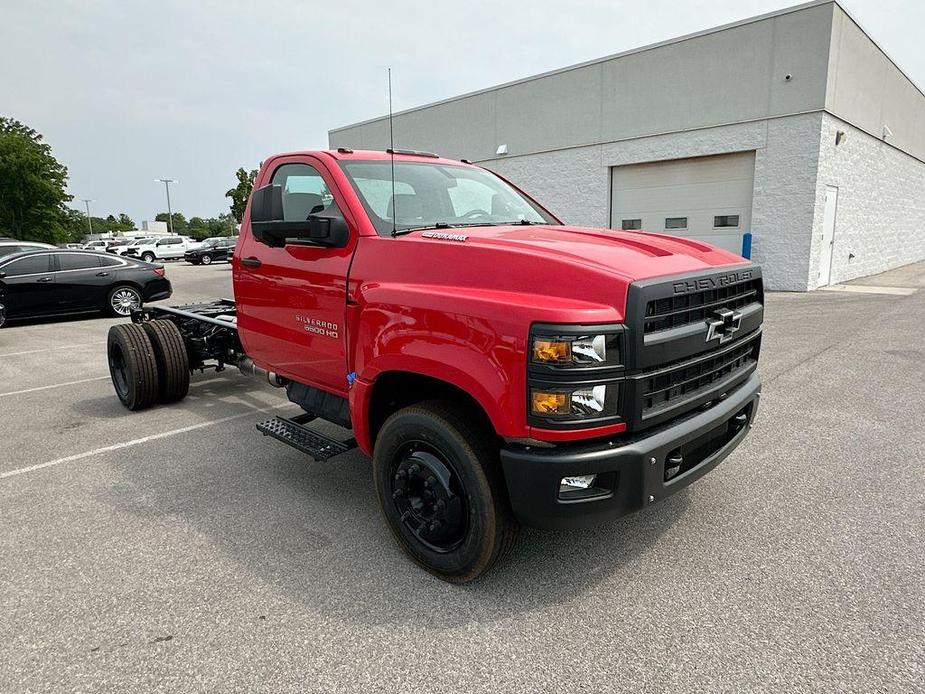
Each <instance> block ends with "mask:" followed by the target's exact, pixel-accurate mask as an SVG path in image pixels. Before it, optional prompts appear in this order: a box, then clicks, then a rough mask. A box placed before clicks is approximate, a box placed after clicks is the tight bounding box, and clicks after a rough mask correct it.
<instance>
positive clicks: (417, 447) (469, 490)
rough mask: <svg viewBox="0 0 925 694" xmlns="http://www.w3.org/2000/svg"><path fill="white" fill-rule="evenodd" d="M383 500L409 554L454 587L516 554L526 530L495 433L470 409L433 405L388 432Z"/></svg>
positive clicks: (406, 413)
mask: <svg viewBox="0 0 925 694" xmlns="http://www.w3.org/2000/svg"><path fill="white" fill-rule="evenodd" d="M373 475H374V477H375V481H376V493H377V495H378V497H379V505H380V508H381V509H382V513H383V515H384V517H385V520H386V522H387V523H388V526H389V528H390V530H391V531H392V534H393V535H394V536H395V539H396V540H397V541H398V543H399V545H400V546H401V547H402V549H403V550H404V551H405V552H406V553H407V554H408V555H409V556H410V557H411V558H412V559H413V560H414V561H415V562H417V563H418V564H419V565H420V566H421V567H423V568H424V569H426V570H427V571H429V572H430V573H432V574H434V575H435V576H437V577H438V578H441V579H443V580H445V581H448V582H450V583H468V582H469V581H472V580H474V579H476V578H478V577H479V576H481V575H482V574H483V573H484V572H486V571H487V570H488V569H490V568H491V567H492V566H493V565H494V564H495V563H496V562H498V561H499V560H501V559H502V558H504V556H505V555H507V554H508V553H509V552H510V550H511V549H512V548H513V546H514V543H515V541H516V539H517V532H518V527H517V523H516V521H515V520H514V518H513V517H512V514H511V511H510V508H509V502H508V499H507V490H506V487H505V485H504V480H503V478H502V476H501V473H500V469H499V461H498V455H497V447H496V446H495V445H494V435H493V432H490V431H486V428H485V427H483V426H481V425H480V424H479V423H477V419H476V418H475V417H474V416H473V415H472V413H471V412H469V411H468V410H467V409H466V408H463V407H459V406H458V405H457V404H455V403H452V402H443V401H431V402H425V403H421V404H419V405H413V406H411V407H406V408H405V409H403V410H399V411H398V412H396V413H395V414H393V415H392V416H391V417H389V418H388V419H387V420H386V421H385V423H384V424H383V425H382V429H381V430H380V432H379V435H378V437H377V439H376V446H375V451H374V454H373Z"/></svg>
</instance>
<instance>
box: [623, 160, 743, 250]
mask: <svg viewBox="0 0 925 694" xmlns="http://www.w3.org/2000/svg"><path fill="white" fill-rule="evenodd" d="M754 179H755V153H754V152H739V153H736V154H720V155H717V156H713V157H696V158H691V159H676V160H673V161H660V162H652V163H650V164H631V165H628V166H616V167H614V169H613V189H612V192H611V196H612V197H611V204H610V209H611V210H612V212H611V219H610V226H611V227H612V228H614V229H642V230H643V231H655V232H659V233H667V234H674V235H676V236H688V237H690V238H695V239H699V240H701V241H706V242H707V243H712V244H714V245H717V246H720V247H722V248H725V249H726V250H730V251H733V252H734V253H741V252H742V234H744V233H745V232H746V231H750V230H751V217H752V189H753V187H754Z"/></svg>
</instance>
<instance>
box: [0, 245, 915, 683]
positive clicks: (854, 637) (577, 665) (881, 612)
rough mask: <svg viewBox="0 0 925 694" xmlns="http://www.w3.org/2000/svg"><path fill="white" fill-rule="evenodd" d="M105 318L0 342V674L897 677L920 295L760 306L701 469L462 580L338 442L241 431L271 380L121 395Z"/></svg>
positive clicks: (202, 283)
mask: <svg viewBox="0 0 925 694" xmlns="http://www.w3.org/2000/svg"><path fill="white" fill-rule="evenodd" d="M907 272H909V271H907ZM911 274H912V275H914V281H919V279H920V278H921V277H922V276H925V268H922V267H920V268H919V271H918V272H916V271H915V269H913V272H912V273H911ZM168 276H169V277H170V279H171V280H172V281H173V283H174V289H175V294H174V297H173V298H172V299H171V303H182V302H189V301H195V300H200V299H210V298H214V297H217V296H230V295H231V280H230V271H229V268H228V266H227V265H225V264H216V265H212V266H210V267H192V266H187V265H184V264H176V263H174V264H170V265H169V266H168ZM881 281H882V279H881ZM874 284H875V283H874ZM886 284H889V281H888V280H887V281H886ZM912 286H914V283H913V284H912ZM114 322H115V321H114V320H113V319H106V318H84V319H79V320H67V321H62V322H55V323H33V324H27V325H14V326H11V327H9V328H4V329H3V330H0V432H2V434H0V436H2V448H0V557H2V561H0V615H2V617H0V644H2V646H0V648H2V656H0V691H3V692H50V691H84V692H90V691H176V692H192V691H208V692H215V691H248V692H257V691H266V692H282V691H324V692H358V691H364V692H366V691H399V692H431V691H434V692H436V691H441V692H442V691H464V692H481V691H487V692H493V693H496V694H497V693H498V692H525V691H529V692H538V691H559V692H564V691H584V692H601V691H642V690H648V691H678V692H682V691H683V692H688V691H728V692H742V691H759V690H760V691H774V692H779V691H797V690H799V691H804V690H817V691H826V692H830V691H839V692H841V691H845V692H848V691H851V692H855V691H856V692H871V691H878V692H879V691H883V692H910V691H922V690H923V681H925V650H923V648H925V647H923V644H925V630H923V624H925V573H923V569H925V543H923V529H925V515H923V506H925V504H923V502H925V475H923V472H922V469H923V465H925V389H923V388H922V383H923V381H925V348H923V342H922V334H923V332H922V326H923V325H925V291H921V290H920V291H918V292H916V293H914V294H911V295H903V294H901V293H900V294H879V293H878V294H871V293H865V292H863V291H839V292H825V291H819V292H813V293H809V294H771V295H769V297H768V302H767V319H766V324H765V325H766V327H765V330H766V333H765V338H764V343H763V347H762V363H761V367H760V368H761V373H762V377H763V380H764V394H763V397H762V404H761V410H760V411H759V414H758V418H757V422H756V425H755V428H754V430H753V431H752V433H751V435H750V437H748V438H747V439H746V442H745V443H744V444H743V445H742V446H741V447H740V448H739V449H738V450H737V451H736V452H735V453H734V454H733V455H732V456H731V457H730V458H729V459H727V460H726V461H725V462H724V463H723V464H722V465H721V466H719V467H718V468H717V469H716V470H715V471H714V472H712V473H711V474H709V475H707V476H706V477H704V478H703V479H702V480H700V481H699V482H698V483H696V484H695V485H693V486H692V487H690V488H688V489H687V490H685V491H683V492H681V493H679V494H678V495H676V496H674V497H671V498H669V499H668V500H666V501H665V502H663V503H660V504H657V505H655V506H653V507H650V508H648V509H646V510H645V511H643V512H641V513H639V514H636V515H634V516H631V517H629V518H626V519H623V520H621V521H619V522H616V523H614V524H612V525H608V526H606V527H600V528H596V529H592V530H587V531H580V532H571V533H569V532H556V533H548V532H539V531H524V532H523V534H522V537H521V542H520V544H519V545H518V547H517V549H516V550H515V553H514V555H513V557H512V558H511V559H510V560H508V561H507V562H506V563H504V564H502V565H501V566H499V567H498V568H497V569H496V570H495V571H494V572H492V573H491V574H489V575H488V576H487V577H485V578H483V579H482V580H480V581H478V582H476V583H474V584H471V585H468V586H465V587H453V586H450V585H447V584H444V583H441V582H440V581H438V580H436V579H434V578H432V577H431V576H429V575H428V574H426V573H424V572H422V571H421V570H419V569H417V568H416V567H414V566H413V565H412V564H411V563H410V562H409V561H408V560H406V559H405V558H404V557H403V555H402V554H401V552H400V551H399V550H398V548H397V547H396V546H395V544H394V543H393V541H392V539H391V537H390V535H389V532H388V530H387V529H386V527H385V526H384V524H383V523H382V522H381V521H380V518H379V512H378V509H377V507H376V503H375V499H374V492H373V487H372V479H371V472H370V463H369V460H368V459H366V458H365V457H364V456H363V455H361V454H359V453H357V452H352V453H349V454H346V455H344V456H342V457H340V458H335V459H332V460H329V461H327V462H326V463H316V462H314V461H312V460H310V459H307V458H306V457H305V456H303V455H301V454H299V453H298V452H297V451H295V450H293V449H290V448H288V447H286V446H284V445H282V444H280V443H278V442H275V441H273V440H271V439H265V438H263V437H262V436H261V435H260V434H259V433H258V432H257V431H256V430H255V429H254V424H255V423H256V422H257V421H259V420H260V419H261V418H264V417H265V416H266V412H269V411H292V406H291V405H289V404H288V403H287V402H286V401H285V398H284V395H283V394H281V393H280V392H278V391H274V390H273V389H271V388H269V387H264V386H261V385H259V384H257V383H255V382H253V381H249V380H247V379H245V378H243V377H240V376H238V375H236V374H235V373H233V372H231V371H229V372H228V373H227V375H216V374H211V373H208V372H207V373H206V374H204V375H202V376H197V377H195V378H194V385H193V386H192V388H191V391H190V396H189V397H188V398H187V399H186V400H185V401H183V402H182V403H181V404H179V405H175V406H171V407H162V408H155V409H152V410H148V411H145V412H141V413H134V414H133V413H129V412H127V411H126V410H124V409H123V408H122V407H121V405H120V404H119V402H118V401H117V399H116V397H115V395H114V394H113V391H112V387H111V385H110V382H109V376H108V371H107V367H106V362H105V350H104V344H105V336H106V331H107V329H108V328H109V326H110V325H112V324H113V323H114Z"/></svg>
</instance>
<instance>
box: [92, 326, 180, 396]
mask: <svg viewBox="0 0 925 694" xmlns="http://www.w3.org/2000/svg"><path fill="white" fill-rule="evenodd" d="M107 356H108V360H109V374H110V376H111V378H112V385H113V387H114V388H115V391H116V395H117V396H118V397H119V400H120V401H121V402H122V404H123V405H125V407H127V408H128V409H130V410H133V411H134V410H143V409H145V408H148V407H151V405H153V404H154V403H155V402H161V403H165V404H166V403H171V402H177V401H178V400H182V399H183V398H184V397H186V394H187V392H188V391H189V376H190V371H189V356H188V354H187V352H186V346H185V344H184V342H183V337H182V336H181V335H180V331H179V330H178V329H177V326H175V325H174V324H173V323H171V322H170V321H165V320H157V321H149V322H147V323H142V324H140V325H139V324H136V323H127V324H121V325H114V326H112V327H111V328H110V329H109V337H108V340H107Z"/></svg>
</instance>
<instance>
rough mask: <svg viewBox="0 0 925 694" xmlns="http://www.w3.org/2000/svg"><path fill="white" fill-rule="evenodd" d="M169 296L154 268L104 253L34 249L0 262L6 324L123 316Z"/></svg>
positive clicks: (167, 283)
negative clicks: (88, 314)
mask: <svg viewBox="0 0 925 694" xmlns="http://www.w3.org/2000/svg"><path fill="white" fill-rule="evenodd" d="M172 292H173V289H172V288H171V286H170V281H169V280H168V279H167V278H166V277H165V276H164V268H163V267H161V266H160V265H153V264H152V263H145V262H143V261H139V260H132V259H129V258H121V257H119V256H113V255H111V254H108V253H94V252H92V251H75V250H50V251H48V250H37V251H26V252H23V253H16V254H14V255H9V256H6V257H4V258H0V303H2V304H3V305H4V307H5V314H6V316H5V317H6V320H7V321H9V320H13V319H17V318H32V317H37V316H55V315H61V314H66V313H83V312H90V311H105V312H108V313H110V314H112V315H116V316H127V315H129V313H131V310H132V309H133V308H137V307H139V306H141V305H142V304H143V303H144V302H146V301H157V300H159V299H166V298H168V297H169V296H170V295H171V293H172Z"/></svg>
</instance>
